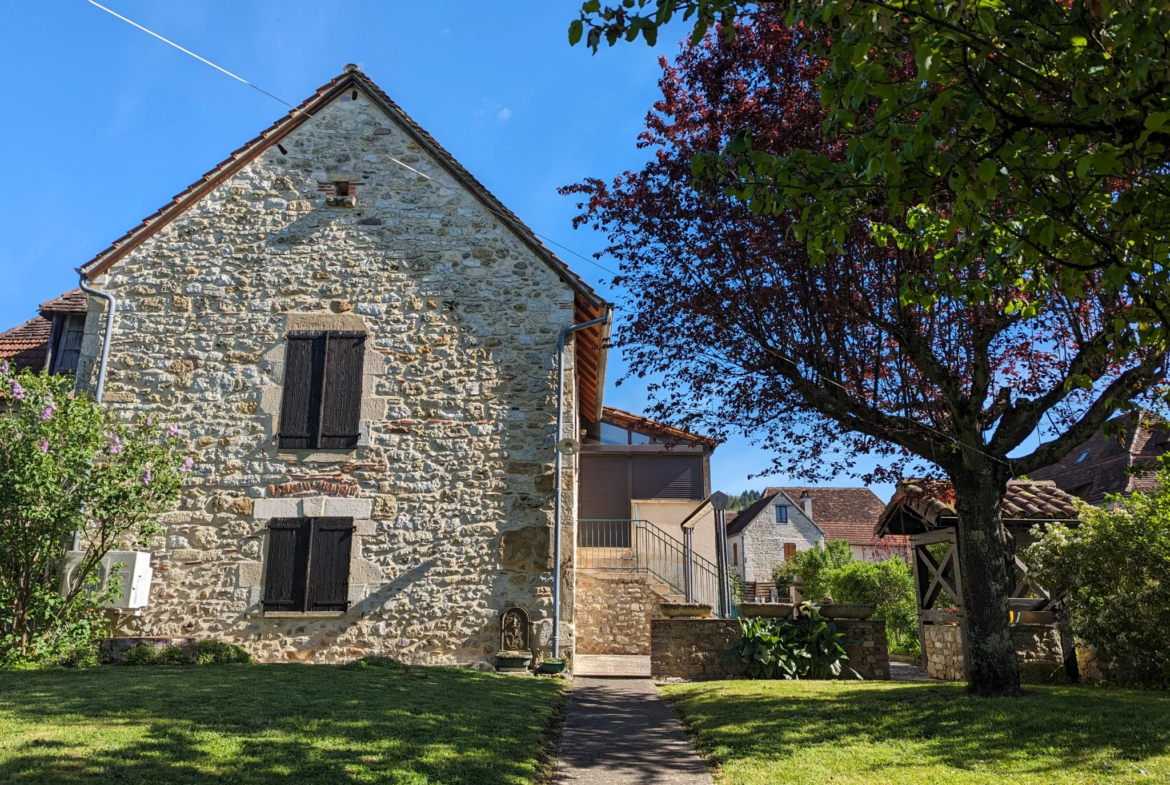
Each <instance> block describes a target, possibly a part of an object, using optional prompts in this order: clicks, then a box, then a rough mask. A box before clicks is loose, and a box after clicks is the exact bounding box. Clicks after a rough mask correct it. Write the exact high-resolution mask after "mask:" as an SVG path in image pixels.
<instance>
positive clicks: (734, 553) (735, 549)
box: [731, 542, 739, 567]
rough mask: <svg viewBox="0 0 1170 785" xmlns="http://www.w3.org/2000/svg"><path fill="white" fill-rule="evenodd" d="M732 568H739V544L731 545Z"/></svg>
mask: <svg viewBox="0 0 1170 785" xmlns="http://www.w3.org/2000/svg"><path fill="white" fill-rule="evenodd" d="M731 566H732V567H738V566H739V543H734V542H733V543H731Z"/></svg>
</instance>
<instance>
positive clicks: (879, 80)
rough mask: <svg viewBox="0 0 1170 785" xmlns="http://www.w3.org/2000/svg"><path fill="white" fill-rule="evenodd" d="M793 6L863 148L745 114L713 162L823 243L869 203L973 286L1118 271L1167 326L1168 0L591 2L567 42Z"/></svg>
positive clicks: (836, 130) (866, 218) (1051, 281)
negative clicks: (784, 130)
mask: <svg viewBox="0 0 1170 785" xmlns="http://www.w3.org/2000/svg"><path fill="white" fill-rule="evenodd" d="M777 12H783V13H784V14H785V17H786V20H787V23H788V24H789V25H790V26H793V27H798V28H799V30H800V31H801V35H802V37H803V41H804V44H805V46H806V47H807V49H808V51H809V53H810V54H811V55H813V56H814V57H817V58H820V59H821V60H822V61H823V64H824V67H823V70H822V72H821V73H820V75H819V76H818V78H817V87H818V92H819V94H820V96H821V99H822V101H823V104H824V106H825V108H826V114H825V117H824V123H823V128H822V129H821V130H822V136H823V137H824V138H832V139H837V140H843V141H844V142H845V143H846V153H847V154H846V155H844V156H840V157H836V158H831V157H829V156H826V155H825V154H824V153H823V152H822V151H819V150H810V149H797V150H793V151H788V152H786V153H784V154H782V155H773V154H769V153H766V152H762V151H757V150H753V149H752V146H751V130H752V129H750V128H742V129H732V130H735V131H739V134H738V136H736V138H735V139H734V141H733V142H732V143H731V144H730V145H729V146H728V149H727V151H726V153H727V154H720V153H700V154H699V155H698V156H697V157H696V159H695V170H696V172H697V173H699V174H700V176H703V175H704V174H705V173H706V174H716V175H717V179H719V180H724V179H725V177H726V175H728V174H729V173H730V174H731V175H732V176H733V177H732V179H733V181H734V182H733V184H732V185H730V186H729V187H730V189H731V190H732V191H734V192H735V193H736V194H737V195H738V196H739V197H740V198H742V199H744V200H746V201H747V202H748V204H749V205H750V206H751V208H752V209H753V211H756V212H780V213H789V212H793V211H795V212H796V213H797V214H799V216H800V219H801V220H800V224H799V225H798V226H796V227H795V229H794V231H795V233H796V235H797V237H798V238H800V239H802V240H804V241H805V242H806V244H807V247H808V250H809V252H810V255H811V256H812V258H813V259H814V260H824V259H827V258H832V257H834V256H837V255H839V254H841V253H844V252H846V251H847V250H848V248H847V246H848V244H849V243H850V242H851V241H850V240H849V239H848V238H849V233H848V232H847V231H846V229H845V227H847V226H848V225H850V224H851V223H853V222H854V221H857V220H861V221H863V222H865V223H866V225H867V226H868V228H869V230H870V232H871V234H872V236H873V237H874V238H875V239H877V240H879V241H880V242H881V243H883V244H889V245H896V246H897V247H899V248H901V249H917V250H923V251H927V252H930V253H932V254H934V255H935V260H936V264H935V274H936V275H937V276H939V277H940V278H942V279H945V280H947V281H949V282H950V283H952V284H954V285H955V286H961V287H963V288H964V289H965V290H966V292H967V294H968V295H970V296H974V297H977V298H978V297H982V296H986V293H987V291H988V290H989V288H990V287H994V285H995V284H996V283H997V282H998V281H1015V280H1024V281H1027V282H1028V283H1029V286H1030V287H1031V288H1032V289H1033V290H1034V291H1037V292H1045V293H1046V292H1049V291H1051V290H1052V289H1053V288H1054V287H1056V288H1061V289H1068V290H1076V289H1077V288H1078V286H1079V281H1080V277H1081V276H1082V275H1084V274H1085V273H1087V272H1089V271H1093V270H1105V271H1106V273H1107V278H1108V280H1109V281H1110V282H1111V283H1112V284H1113V285H1114V286H1116V287H1118V288H1119V289H1125V290H1127V291H1128V292H1129V293H1130V294H1131V296H1134V297H1135V298H1136V299H1137V300H1138V301H1139V302H1140V304H1141V306H1142V308H1143V309H1144V310H1145V311H1146V313H1147V317H1146V318H1148V319H1151V320H1153V321H1157V322H1158V323H1160V324H1162V325H1165V324H1166V317H1167V313H1168V310H1167V307H1166V304H1167V299H1166V298H1167V294H1166V293H1167V283H1168V280H1167V265H1166V259H1167V257H1168V255H1170V200H1168V199H1167V196H1168V195H1170V188H1168V185H1170V184H1168V182H1167V178H1168V177H1170V46H1168V45H1167V41H1168V40H1170V7H1167V5H1166V4H1165V3H1164V2H1160V1H1159V0H1073V1H1072V2H1056V1H1055V0H1039V2H1036V1H1034V0H1006V2H995V3H989V2H958V3H936V2H934V1H933V0H785V1H784V2H775V3H769V2H763V3H761V2H752V1H750V0H625V1H624V2H622V3H618V4H614V5H609V4H604V5H603V4H602V3H600V2H597V0H590V2H585V3H584V4H583V5H582V10H581V14H580V18H578V19H576V20H574V21H573V22H572V24H571V25H570V28H569V40H570V43H577V42H579V41H582V40H583V41H585V43H586V45H588V46H589V47H591V48H592V49H593V50H594V51H596V50H597V49H598V47H599V46H600V45H601V43H602V41H605V42H607V43H608V44H610V45H611V46H612V45H613V44H615V43H617V42H618V41H621V40H627V41H632V40H635V39H636V38H638V36H639V35H641V36H642V38H643V39H644V40H645V41H646V42H647V43H649V44H651V45H653V44H654V43H655V42H656V41H657V36H658V30H659V28H661V27H662V26H663V25H666V24H668V23H669V22H671V20H672V19H674V18H676V17H682V19H683V20H686V21H689V22H691V23H692V31H691V42H692V43H698V42H699V41H700V40H702V38H703V36H704V35H705V34H706V33H707V32H708V30H709V29H713V28H714V27H716V26H718V28H719V30H720V33H721V34H722V35H724V36H734V35H735V32H736V22H737V21H741V20H744V19H746V18H750V17H753V16H755V15H758V14H760V13H770V14H775V13H777ZM874 205H882V206H883V207H885V208H887V209H886V211H885V212H886V217H884V218H883V217H882V216H880V215H879V216H875V214H874V210H873V206H874ZM973 266H974V267H977V268H979V269H981V270H983V269H984V268H986V270H985V271H984V273H983V274H984V275H990V276H992V280H990V281H988V282H987V288H984V287H981V286H980V285H979V284H978V283H972V282H971V281H970V280H969V279H966V278H965V277H964V275H963V272H962V271H964V270H967V269H970V268H972V267H973ZM907 296H908V297H913V296H915V292H914V291H913V287H912V286H910V287H908V291H907ZM1018 307H1028V306H1024V305H1023V303H1020V304H1018ZM1031 307H1033V308H1035V307H1036V305H1035V303H1033V304H1032V305H1031ZM1121 329H1122V327H1121V326H1120V325H1119V326H1118V330H1119V331H1120V330H1121Z"/></svg>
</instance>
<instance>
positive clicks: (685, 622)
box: [650, 619, 890, 681]
mask: <svg viewBox="0 0 1170 785" xmlns="http://www.w3.org/2000/svg"><path fill="white" fill-rule="evenodd" d="M837 629H838V631H840V632H843V633H845V635H847V636H848V637H850V638H854V639H855V642H854V643H852V644H850V645H849V646H846V647H845V652H846V654H848V655H849V661H848V662H847V663H846V664H847V665H848V666H849V667H851V668H853V669H854V670H856V671H857V672H858V673H859V674H860V675H861V677H862V678H863V679H867V680H888V679H889V678H890V653H889V649H888V648H887V643H886V629H885V625H884V624H882V623H881V622H875V621H869V620H865V621H854V620H848V621H846V620H841V621H838V622H837ZM739 640H740V635H739V622H738V621H736V620H734V619H654V620H653V621H651V622H650V674H651V676H652V677H653V678H655V679H683V680H686V681H707V680H711V679H737V678H743V675H744V666H743V663H742V662H740V660H739V659H738V658H735V659H731V660H724V659H723V653H724V652H726V651H728V650H730V649H732V648H733V647H735V646H736V645H737V644H738V643H739Z"/></svg>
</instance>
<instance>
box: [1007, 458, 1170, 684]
mask: <svg viewBox="0 0 1170 785" xmlns="http://www.w3.org/2000/svg"><path fill="white" fill-rule="evenodd" d="M1158 480H1159V485H1158V488H1157V490H1154V491H1152V492H1151V493H1148V494H1146V493H1135V494H1133V495H1132V496H1130V497H1129V498H1124V497H1121V496H1110V497H1106V504H1107V505H1108V508H1106V509H1101V508H1097V507H1089V506H1087V505H1082V506H1081V516H1080V517H1081V523H1080V526H1078V527H1077V528H1069V527H1066V526H1061V525H1052V526H1051V527H1049V529H1048V530H1047V532H1044V533H1042V536H1041V537H1040V539H1039V540H1038V541H1037V542H1035V543H1033V544H1032V545H1031V546H1029V548H1028V551H1027V556H1026V557H1025V558H1026V561H1027V563H1028V565H1029V566H1030V567H1031V569H1032V574H1033V575H1034V576H1035V577H1036V579H1037V580H1038V581H1039V582H1040V583H1041V584H1043V585H1044V586H1046V587H1048V588H1049V589H1055V590H1058V591H1064V592H1066V593H1067V594H1066V602H1067V604H1068V609H1069V612H1070V615H1071V617H1072V626H1073V632H1074V633H1075V634H1076V635H1077V637H1079V638H1081V639H1082V640H1084V641H1086V642H1088V643H1090V644H1092V645H1093V648H1095V649H1096V650H1097V654H1098V656H1099V658H1100V659H1101V661H1102V662H1104V663H1107V664H1109V665H1111V666H1112V668H1113V669H1114V673H1115V674H1116V675H1117V676H1120V677H1121V678H1124V679H1126V680H1133V681H1136V682H1141V683H1145V684H1148V685H1151V686H1160V687H1163V688H1167V687H1170V660H1168V659H1167V652H1170V463H1167V462H1165V461H1163V464H1162V466H1161V468H1160V470H1159V471H1158ZM1037 533H1038V534H1040V532H1037Z"/></svg>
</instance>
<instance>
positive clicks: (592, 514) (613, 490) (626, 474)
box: [577, 455, 631, 520]
mask: <svg viewBox="0 0 1170 785" xmlns="http://www.w3.org/2000/svg"><path fill="white" fill-rule="evenodd" d="M580 479H581V491H580V494H579V496H578V497H577V499H578V501H577V509H578V513H577V515H578V516H579V517H580V518H581V519H587V518H590V519H607V520H614V519H617V520H627V519H629V517H630V512H631V507H630V466H629V458H628V457H627V456H625V455H582V456H581V471H580Z"/></svg>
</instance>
